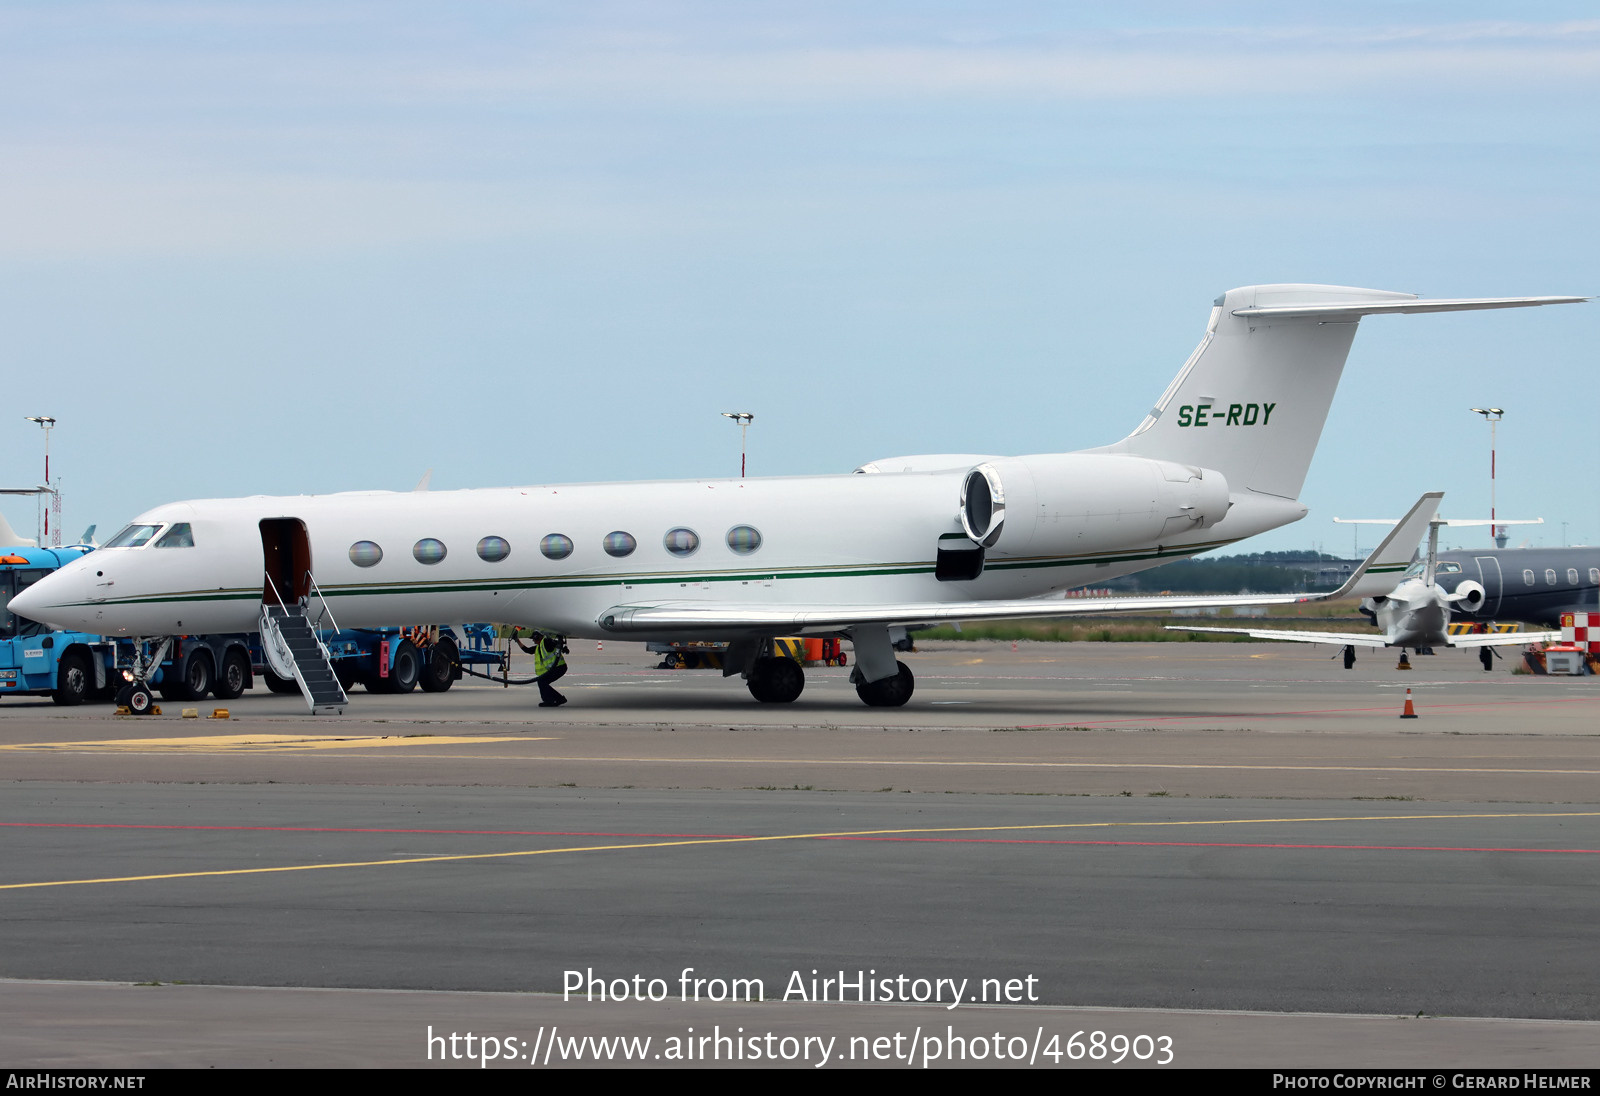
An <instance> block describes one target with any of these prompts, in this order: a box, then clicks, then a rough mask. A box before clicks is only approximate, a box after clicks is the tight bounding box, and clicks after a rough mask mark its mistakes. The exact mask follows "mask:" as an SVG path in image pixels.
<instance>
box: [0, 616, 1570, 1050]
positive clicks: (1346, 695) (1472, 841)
mask: <svg viewBox="0 0 1600 1096" xmlns="http://www.w3.org/2000/svg"><path fill="white" fill-rule="evenodd" d="M573 646H574V654H573V655H572V656H571V658H570V662H571V665H572V670H571V673H570V674H569V675H568V676H567V678H566V679H565V680H563V681H562V683H561V686H560V687H561V688H562V689H563V691H565V692H566V693H567V695H568V696H569V697H570V700H571V703H569V704H568V705H566V706H565V707H562V708H560V709H553V710H552V709H540V708H538V707H537V706H536V700H537V695H536V693H534V691H533V690H532V689H530V688H516V687H512V688H503V687H501V686H500V685H499V684H495V683H490V682H485V681H477V680H467V681H463V682H461V683H458V685H457V686H456V687H455V688H454V689H452V690H451V691H449V692H448V693H443V694H423V693H420V692H417V693H412V694H410V695H407V696H383V695H371V694H366V693H364V692H363V691H361V690H360V689H357V690H355V691H354V692H353V694H352V696H351V704H350V706H349V708H348V709H347V711H346V713H345V714H344V715H342V716H332V717H312V716H310V715H308V714H306V711H305V705H304V702H303V701H301V700H300V699H299V698H298V697H283V696H274V695H271V694H269V693H266V692H265V691H264V690H262V689H256V690H252V691H251V692H250V693H247V694H246V695H245V696H244V697H242V698H240V699H239V700H237V701H233V702H229V703H227V704H226V705H222V704H220V703H218V702H211V701H207V702H202V703H200V704H198V705H188V707H192V708H195V709H197V711H196V714H197V715H199V716H201V717H204V716H208V715H210V714H211V712H212V711H213V709H215V708H217V707H223V706H225V707H226V708H227V709H228V710H229V713H230V715H229V718H227V719H225V720H224V719H207V718H199V719H185V718H182V714H181V706H178V705H167V704H163V705H162V706H163V708H165V711H164V712H163V713H162V714H161V715H159V716H146V717H118V716H115V715H113V714H111V712H110V711H109V709H107V708H104V707H82V708H76V709H66V708H59V707H56V706H55V705H53V704H51V703H50V702H49V701H48V700H41V701H33V700H30V699H27V698H8V699H6V700H5V701H4V702H3V704H0V841H3V842H4V848H5V849H6V855H5V856H4V857H3V858H0V911H3V917H4V924H5V930H4V933H3V934H0V978H4V979H9V981H6V982H5V990H4V996H3V1002H0V1020H3V1023H0V1064H4V1065H6V1066H13V1067H27V1068H108V1069H121V1070H137V1069H141V1068H159V1067H192V1066H210V1065H217V1066H261V1065H267V1066H374V1065H376V1066H388V1067H395V1066H402V1067H408V1068H409V1067H417V1066H422V1067H457V1068H459V1067H463V1066H471V1067H473V1068H476V1067H478V1066H479V1065H480V1064H487V1065H491V1066H506V1065H518V1066H521V1067H523V1068H526V1067H528V1066H529V1065H538V1066H550V1067H554V1066H556V1065H559V1064H568V1065H578V1064H581V1065H584V1066H593V1065H610V1066H625V1065H630V1064H631V1065H649V1066H659V1065H672V1064H680V1063H686V1064H688V1063H692V1064H694V1065H697V1066H699V1065H732V1066H736V1067H749V1066H752V1065H756V1066H765V1065H778V1066H791V1067H797V1066H802V1065H805V1066H811V1067H818V1066H827V1067H837V1066H838V1065H845V1064H848V1065H855V1066H861V1065H880V1066H899V1067H901V1068H904V1067H905V1066H906V1065H908V1064H909V1065H932V1066H947V1065H957V1066H960V1065H968V1066H982V1067H986V1068H991V1067H994V1066H997V1065H1023V1066H1027V1065H1033V1066H1041V1065H1047V1066H1058V1067H1061V1068H1081V1067H1086V1066H1114V1067H1116V1068H1130V1067H1145V1068H1160V1067H1162V1066H1167V1067H1169V1068H1170V1067H1172V1066H1177V1067H1197V1066H1245V1067H1256V1068H1278V1069H1281V1068H1336V1069H1359V1068H1378V1067H1386V1068H1424V1069H1436V1068H1445V1067H1449V1068H1459V1069H1477V1068H1546V1069H1549V1068H1585V1067H1588V1068H1592V1067H1594V1066H1595V1065H1597V1064H1600V994H1597V992H1596V989H1595V987H1596V986H1600V958H1597V957H1596V954H1595V951H1596V949H1594V947H1593V946H1592V943H1591V936H1592V932H1593V929H1592V924H1593V910H1594V908H1595V905H1596V903H1595V898H1596V883H1597V873H1596V868H1597V867H1600V864H1597V859H1596V858H1597V856H1600V780H1597V777H1600V721H1597V719H1596V717H1597V715H1600V685H1597V684H1596V681H1595V679H1594V678H1592V677H1584V678H1554V677H1534V676H1523V675H1514V674H1512V673H1511V672H1510V665H1511V663H1510V662H1509V661H1507V662H1503V663H1499V664H1497V666H1496V670H1495V672H1492V673H1485V672H1483V671H1482V670H1481V669H1480V667H1479V665H1478V661H1477V658H1476V655H1475V654H1473V653H1463V652H1456V651H1444V652H1442V653H1441V654H1439V655H1437V656H1433V657H1414V658H1413V660H1412V661H1413V664H1414V666H1415V669H1413V670H1411V671H1409V672H1404V671H1398V670H1396V669H1395V668H1394V657H1393V656H1391V655H1388V654H1385V653H1383V652H1379V653H1375V654H1370V655H1369V654H1363V655H1362V657H1361V661H1360V662H1359V663H1358V664H1357V666H1356V668H1355V669H1354V670H1352V671H1345V670H1344V669H1343V668H1342V665H1341V663H1340V662H1339V661H1338V660H1337V659H1336V658H1333V657H1330V656H1332V655H1335V654H1337V650H1336V649H1335V648H1326V649H1323V648H1304V647H1299V646H1294V647H1290V646H1287V645H1270V644H1231V643H1207V644H1187V643H1167V644H1083V643H1079V644H1048V643H1021V644H1018V645H1015V647H1013V645H1011V644H1006V643H961V642H946V643H928V644H924V645H923V648H922V649H921V650H920V651H918V652H916V653H914V654H908V655H906V656H903V658H904V660H905V661H906V663H907V664H908V665H910V666H911V667H912V668H913V670H914V671H915V672H916V674H917V689H916V694H915V695H914V696H913V698H912V700H911V703H910V704H909V705H907V706H906V707H905V708H902V709H880V708H867V707H866V706H864V705H862V704H861V703H860V702H859V701H858V700H857V698H856V697H855V694H854V689H853V688H852V687H851V686H850V685H849V684H848V682H847V680H846V675H847V673H848V671H846V670H842V669H837V668H817V669H814V670H810V671H808V681H807V687H806V690H805V692H804V694H803V695H802V696H801V698H800V699H799V700H798V701H797V702H796V703H794V704H791V705H761V704H757V703H756V702H755V701H754V700H752V699H751V697H750V696H749V694H748V692H747V691H746V690H745V689H744V688H743V686H742V683H740V682H739V681H738V680H737V679H734V680H723V679H722V678H721V677H720V675H719V674H717V673H716V672H715V671H689V670H658V669H656V668H654V663H655V661H656V660H655V659H654V658H653V657H652V656H649V655H647V654H646V653H645V652H644V651H643V650H642V648H640V647H639V646H638V645H634V644H607V645H606V646H605V648H604V650H592V649H590V648H589V647H588V645H586V644H580V643H574V645H573ZM512 673H513V676H520V675H525V674H526V673H527V667H526V666H524V665H520V664H519V665H517V666H516V667H514V668H513V671H512ZM1407 689H1410V690H1411V697H1412V701H1413V703H1414V706H1415V709H1416V711H1417V714H1418V718H1416V719H1404V720H1403V719H1401V718H1399V716H1400V714H1401V711H1402V707H1403V705H1404V702H1405V698H1406V690H1407ZM686 971H687V972H688V973H687V974H686V973H685V972H686ZM574 981H576V982H578V983H580V984H582V985H583V986H584V987H585V988H584V989H582V990H581V991H579V992H574V991H573V989H572V986H573V983H574ZM697 982H698V983H699V984H698V985H697ZM596 987H599V990H600V996H601V997H603V998H604V999H596V994H595V990H596ZM618 991H621V992H618ZM619 998H620V999H619ZM696 998H698V999H696ZM957 998H959V999H957ZM691 1029H692V1030H691ZM469 1032H470V1033H471V1034H472V1035H473V1039H472V1040H470V1041H469V1040H468V1039H467V1038H466V1035H467V1034H468V1033H469ZM1096 1033H1099V1035H1098V1038H1097V1035H1096ZM450 1035H454V1036H455V1039H453V1040H452V1039H450V1038H449V1036H450ZM586 1039H587V1040H589V1041H588V1042H584V1040H586ZM612 1039H624V1040H632V1041H631V1042H609V1041H605V1042H597V1041H595V1040H612ZM490 1040H492V1042H490ZM641 1040H649V1042H648V1043H644V1042H641ZM697 1041H698V1042H697ZM469 1043H470V1045H469ZM491 1050H492V1055H491ZM1118 1058H1120V1060H1116V1059H1118ZM485 1059H487V1061H484V1060H485ZM580 1059H581V1061H580ZM597 1059H598V1060H597Z"/></svg>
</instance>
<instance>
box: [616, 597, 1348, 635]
mask: <svg viewBox="0 0 1600 1096" xmlns="http://www.w3.org/2000/svg"><path fill="white" fill-rule="evenodd" d="M1328 596H1330V595H1325V594H1311V595H1307V594H1279V595H1272V594H1239V595H1237V596H1231V597H1223V596H1217V595H1212V596H1209V597H1206V596H1195V597H1175V596H1172V595H1166V596H1160V597H1074V598H1066V597H1052V598H1027V599H1025V600H1019V601H929V602H920V603H918V602H906V603H901V604H894V605H783V604H777V605H775V604H772V603H771V602H747V603H738V602H734V603H728V602H714V601H657V602H649V603H634V604H630V605H618V606H616V607H615V608H612V609H608V610H606V611H605V612H604V613H602V614H601V615H600V621H599V623H600V626H601V627H602V628H604V629H606V630H607V631H610V632H650V633H661V632H671V633H674V634H681V635H693V634H700V635H716V636H724V637H726V636H731V635H734V634H750V635H800V634H803V633H806V632H819V633H821V632H839V631H844V630H845V629H848V628H853V627H858V626H862V625H871V624H882V625H913V624H943V623H948V622H952V621H962V620H1037V619H1044V618H1048V617H1066V616H1078V615H1082V614H1090V613H1129V612H1160V611H1164V610H1168V609H1209V608H1216V607H1223V606H1229V605H1292V604H1296V603H1299V602H1304V601H1314V600H1320V599H1321V598H1324V597H1328Z"/></svg>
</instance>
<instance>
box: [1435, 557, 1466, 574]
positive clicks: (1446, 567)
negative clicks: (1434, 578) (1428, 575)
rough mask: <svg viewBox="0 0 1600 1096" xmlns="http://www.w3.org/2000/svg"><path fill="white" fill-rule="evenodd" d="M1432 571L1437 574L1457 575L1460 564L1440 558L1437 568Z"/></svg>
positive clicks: (1459, 571)
mask: <svg viewBox="0 0 1600 1096" xmlns="http://www.w3.org/2000/svg"><path fill="white" fill-rule="evenodd" d="M1434 573H1435V574H1439V575H1459V574H1460V573H1461V564H1459V563H1451V562H1450V561H1449V560H1441V561H1440V563H1439V567H1438V569H1437V570H1436V571H1435V572H1434Z"/></svg>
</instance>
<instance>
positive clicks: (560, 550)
mask: <svg viewBox="0 0 1600 1096" xmlns="http://www.w3.org/2000/svg"><path fill="white" fill-rule="evenodd" d="M539 551H541V552H543V553H544V557H545V558H546V559H566V558H567V557H568V556H570V555H571V554H572V538H571V537H567V536H562V535H561V534H560V533H546V534H545V537H544V539H543V540H541V541H540V542H539Z"/></svg>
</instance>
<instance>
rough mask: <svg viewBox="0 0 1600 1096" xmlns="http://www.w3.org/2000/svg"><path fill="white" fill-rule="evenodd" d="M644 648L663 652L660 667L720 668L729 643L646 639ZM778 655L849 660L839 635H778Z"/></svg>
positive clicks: (819, 662)
mask: <svg viewBox="0 0 1600 1096" xmlns="http://www.w3.org/2000/svg"><path fill="white" fill-rule="evenodd" d="M645 650H647V651H650V652H652V653H654V654H658V655H660V656H661V661H660V662H658V663H657V664H656V669H658V670H702V669H703V670H720V669H721V668H722V659H723V656H724V655H725V654H726V653H727V650H728V645H727V644H726V643H700V642H686V643H646V644H645ZM772 653H773V655H774V656H775V657H779V658H789V659H793V660H794V661H795V662H798V663H800V665H802V666H843V665H846V664H847V663H848V662H849V661H850V656H849V655H847V654H845V653H844V651H843V649H841V647H840V645H839V640H838V639H836V638H829V639H815V638H795V639H775V640H773V641H772Z"/></svg>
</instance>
